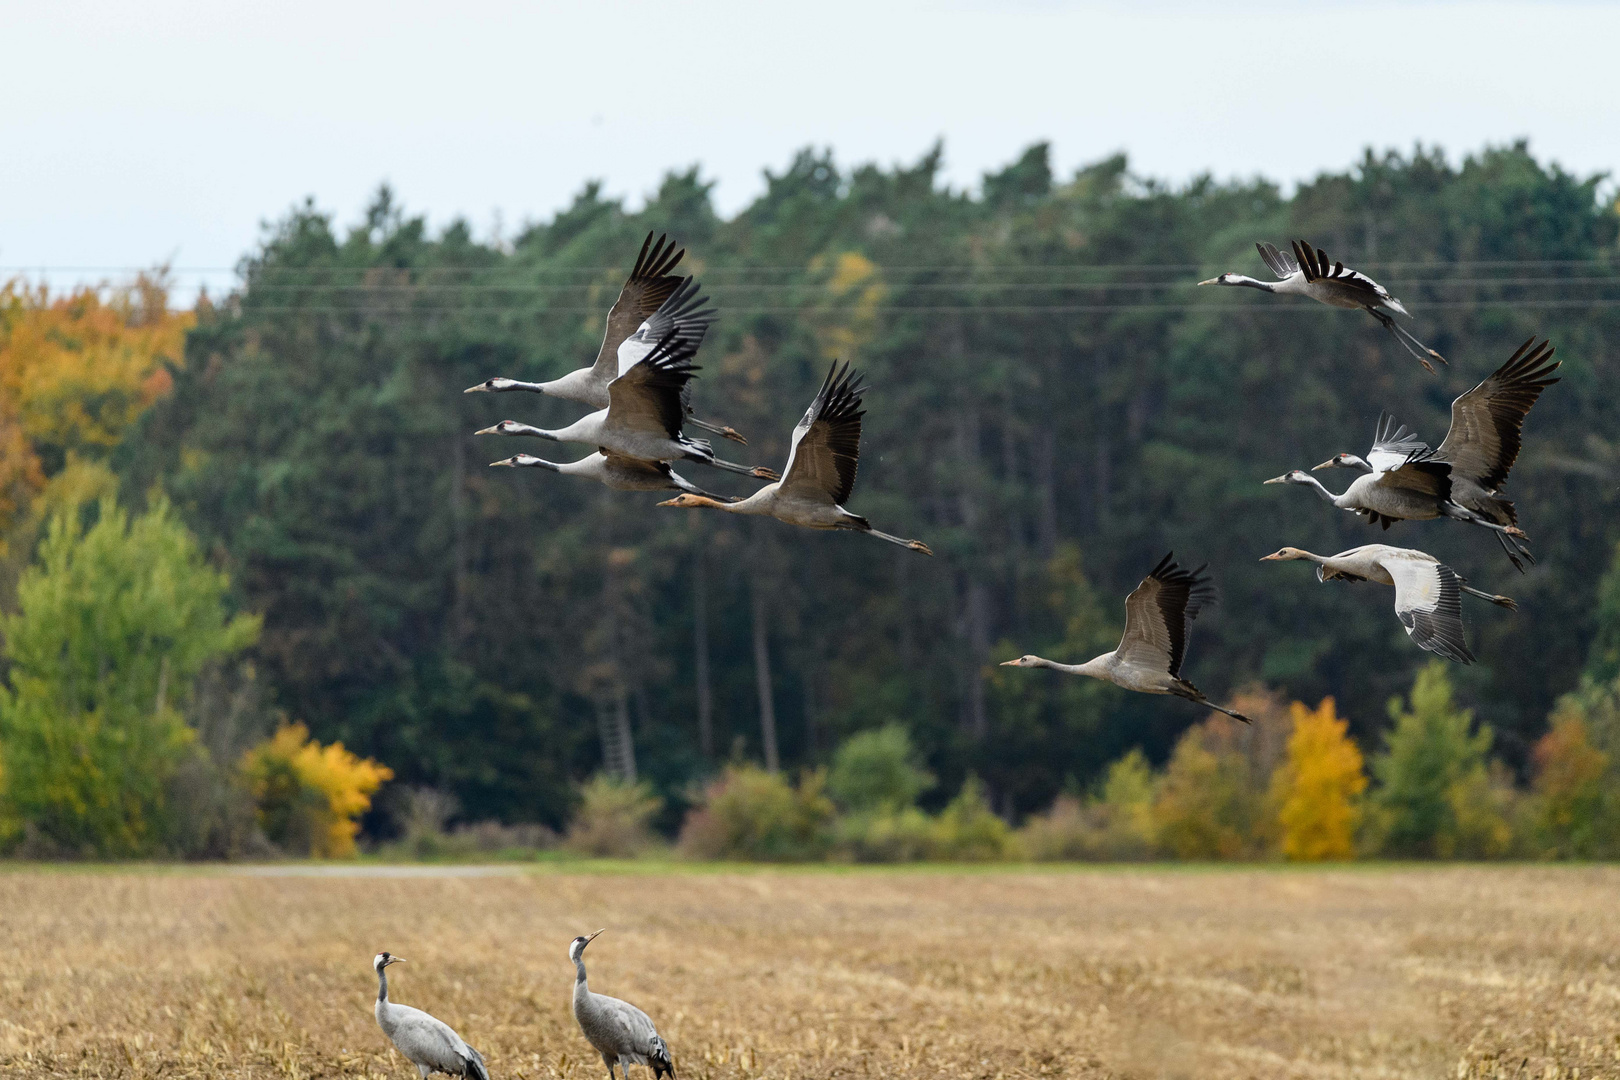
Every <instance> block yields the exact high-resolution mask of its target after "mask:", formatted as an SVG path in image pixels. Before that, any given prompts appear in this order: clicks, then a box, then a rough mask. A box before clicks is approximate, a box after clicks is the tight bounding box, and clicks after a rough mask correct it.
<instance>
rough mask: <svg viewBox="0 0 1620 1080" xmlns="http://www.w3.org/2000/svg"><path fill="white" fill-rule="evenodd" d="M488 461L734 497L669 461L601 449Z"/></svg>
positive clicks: (623, 487) (634, 486)
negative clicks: (568, 456)
mask: <svg viewBox="0 0 1620 1080" xmlns="http://www.w3.org/2000/svg"><path fill="white" fill-rule="evenodd" d="M489 464H490V466H491V467H492V468H493V467H494V466H497V465H506V466H509V467H512V468H531V469H548V470H550V471H551V472H554V473H561V474H563V475H564V476H580V477H584V478H585V479H587V480H595V481H596V482H597V483H599V484H603V485H606V486H607V487H610V488H612V489H613V490H614V491H686V492H690V493H691V494H693V495H701V496H703V497H704V498H706V499H716V500H718V501H720V502H732V501H735V500H734V498H733V497H732V496H730V495H712V494H710V493H709V492H707V491H704V490H703V489H702V488H700V487H698V486H697V485H696V484H694V483H692V482H691V481H690V480H687V479H686V478H685V477H683V476H681V474H680V473H677V472H676V471H674V470H673V469H671V468H670V467H669V462H667V461H643V460H642V459H640V458H629V457H625V456H623V455H622V454H604V453H603V452H602V451H600V450H598V451H597V452H596V453H594V454H591V455H590V456H589V457H583V458H580V459H579V460H578V461H546V460H545V459H544V458H537V457H535V456H534V455H533V454H513V455H512V456H511V457H509V458H502V459H501V460H500V461H492V462H490V463H489Z"/></svg>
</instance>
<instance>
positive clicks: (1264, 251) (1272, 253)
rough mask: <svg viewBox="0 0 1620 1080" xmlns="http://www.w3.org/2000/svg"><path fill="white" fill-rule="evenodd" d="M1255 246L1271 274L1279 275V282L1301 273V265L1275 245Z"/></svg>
mask: <svg viewBox="0 0 1620 1080" xmlns="http://www.w3.org/2000/svg"><path fill="white" fill-rule="evenodd" d="M1254 246H1255V250H1257V251H1259V252H1260V258H1262V259H1263V260H1265V264H1266V265H1267V266H1269V267H1270V268H1271V272H1272V273H1273V274H1276V275H1277V280H1278V281H1281V280H1282V279H1283V278H1288V277H1293V276H1294V275H1295V274H1297V273H1299V263H1297V262H1295V261H1294V257H1293V256H1292V255H1289V254H1288V253H1286V252H1282V251H1278V250H1277V246H1276V245H1275V244H1264V243H1262V244H1256V245H1254Z"/></svg>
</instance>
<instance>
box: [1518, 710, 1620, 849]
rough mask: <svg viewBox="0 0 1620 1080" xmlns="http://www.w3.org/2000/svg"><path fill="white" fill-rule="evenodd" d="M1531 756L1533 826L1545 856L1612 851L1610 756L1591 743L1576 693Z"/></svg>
mask: <svg viewBox="0 0 1620 1080" xmlns="http://www.w3.org/2000/svg"><path fill="white" fill-rule="evenodd" d="M1533 757H1534V760H1535V766H1536V769H1535V779H1534V782H1533V790H1534V796H1533V798H1532V799H1531V806H1532V815H1533V821H1532V824H1533V826H1534V831H1535V833H1536V839H1537V840H1538V841H1539V842H1540V844H1541V845H1542V854H1545V855H1552V856H1558V857H1562V858H1591V857H1593V856H1595V855H1597V856H1600V855H1610V854H1612V851H1613V842H1612V841H1611V840H1609V839H1608V838H1609V836H1611V835H1613V822H1612V820H1608V819H1609V817H1610V815H1608V814H1606V813H1605V810H1606V809H1608V807H1606V806H1605V804H1606V803H1609V802H1610V799H1611V798H1612V797H1611V796H1610V794H1609V790H1608V788H1607V786H1606V785H1605V783H1604V781H1605V779H1606V778H1607V776H1608V773H1609V755H1608V754H1606V753H1604V752H1603V751H1602V750H1600V749H1598V748H1597V747H1596V746H1594V745H1592V739H1591V730H1590V728H1589V727H1588V725H1587V722H1586V717H1585V716H1584V715H1583V710H1582V709H1581V707H1580V704H1579V703H1578V701H1577V700H1575V699H1574V698H1573V696H1572V697H1571V698H1570V699H1566V700H1565V701H1564V702H1561V703H1560V705H1559V708H1558V709H1557V710H1556V711H1555V712H1554V713H1553V715H1552V728H1551V730H1549V731H1548V732H1547V734H1545V735H1543V736H1542V737H1541V739H1540V741H1538V742H1537V743H1536V746H1535V753H1534V755H1533ZM1611 805H1612V804H1611Z"/></svg>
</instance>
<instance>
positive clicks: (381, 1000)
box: [377, 967, 388, 1005]
mask: <svg viewBox="0 0 1620 1080" xmlns="http://www.w3.org/2000/svg"><path fill="white" fill-rule="evenodd" d="M377 1004H378V1005H387V1004H388V969H387V968H386V967H380V968H378V969H377Z"/></svg>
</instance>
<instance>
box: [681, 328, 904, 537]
mask: <svg viewBox="0 0 1620 1080" xmlns="http://www.w3.org/2000/svg"><path fill="white" fill-rule="evenodd" d="M861 391H862V386H861V379H860V375H859V374H858V373H856V372H853V371H851V370H850V367H849V365H848V364H845V365H844V366H843V367H842V369H840V368H839V366H838V361H836V360H835V361H833V364H832V367H831V368H829V369H828V371H827V377H826V378H825V379H823V380H822V383H821V390H820V391H819V392H818V393H817V394H816V397H815V400H814V401H812V402H810V408H809V409H807V410H805V414H804V417H803V419H801V420H800V421H799V423H798V426H797V427H795V428H794V429H793V441H792V444H791V448H790V449H789V451H788V460H787V467H786V468H784V469H783V470H782V479H781V480H780V481H778V482H777V483H774V484H766V485H765V486H764V487H762V488H760V489H759V490H758V491H756V492H754V493H753V494H752V495H750V496H748V497H747V498H745V499H738V500H737V501H735V502H729V503H722V502H719V501H716V500H715V499H712V498H709V497H706V496H703V495H693V494H686V495H677V496H676V497H675V498H673V499H670V500H668V501H667V502H661V503H659V504H658V505H659V506H691V507H709V508H711V509H715V510H724V511H726V512H727V513H731V514H753V515H757V516H760V517H773V518H775V519H776V520H778V521H785V522H787V523H788V524H789V525H798V526H800V527H802V528H806V529H849V530H851V531H854V532H862V533H865V534H866V535H868V536H873V537H876V538H877V539H879V540H884V541H887V542H888V543H891V544H898V545H899V546H900V547H903V548H906V549H908V550H910V551H920V552H922V553H923V554H924V555H932V554H933V551H932V550H930V549H929V547H928V545H927V544H925V543H923V542H922V541H921V540H907V539H905V538H904V537H899V536H893V535H891V534H889V533H886V532H879V531H878V530H876V529H874V528H872V523H871V522H870V521H867V520H866V519H865V518H864V517H862V516H861V515H859V514H852V513H850V512H849V511H848V510H845V509H844V503H845V502H847V501H849V497H850V496H851V495H852V494H853V493H854V491H855V471H856V468H857V466H858V465H859V461H860V454H861V417H863V416H865V415H866V413H865V411H864V410H863V409H862V408H861Z"/></svg>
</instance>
